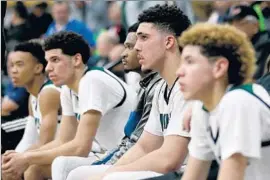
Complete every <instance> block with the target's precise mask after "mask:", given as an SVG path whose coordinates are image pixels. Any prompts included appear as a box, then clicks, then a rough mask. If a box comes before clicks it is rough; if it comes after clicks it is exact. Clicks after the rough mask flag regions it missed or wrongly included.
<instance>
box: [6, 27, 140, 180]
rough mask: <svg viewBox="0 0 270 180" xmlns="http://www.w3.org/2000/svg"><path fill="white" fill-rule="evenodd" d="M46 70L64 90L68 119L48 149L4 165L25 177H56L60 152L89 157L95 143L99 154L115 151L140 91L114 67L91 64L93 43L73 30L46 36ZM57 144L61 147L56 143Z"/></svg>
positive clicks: (64, 106)
mask: <svg viewBox="0 0 270 180" xmlns="http://www.w3.org/2000/svg"><path fill="white" fill-rule="evenodd" d="M44 48H45V55H46V56H45V57H46V60H47V62H48V64H47V67H46V71H47V72H48V75H49V78H50V79H51V80H52V81H53V83H54V84H55V85H57V86H61V85H63V86H62V89H61V106H62V117H63V118H62V121H61V122H62V124H61V125H60V132H59V136H58V140H56V142H55V144H54V147H53V148H50V149H48V150H42V151H37V152H29V153H25V154H24V155H23V156H20V155H18V156H15V157H14V159H13V161H12V162H11V163H9V164H7V165H6V166H5V167H3V169H5V170H6V171H9V172H10V171H13V172H14V171H18V172H23V171H24V170H25V169H26V168H27V167H29V166H30V167H29V170H28V171H27V172H26V173H25V174H24V177H25V179H35V180H39V179H44V178H49V177H51V163H52V161H53V160H54V159H55V158H56V157H58V156H81V157H87V156H88V154H89V152H90V151H91V149H93V147H94V146H93V144H94V142H95V143H96V144H98V146H97V148H95V152H96V153H95V155H92V157H93V159H95V160H96V158H97V157H98V156H99V155H103V152H105V151H107V150H111V149H112V148H113V147H115V146H116V145H117V143H118V142H119V141H120V140H121V138H122V136H123V128H124V125H125V123H126V119H127V118H128V115H129V113H130V111H131V109H132V105H133V103H134V101H135V98H136V93H135V92H134V91H133V90H132V89H130V88H129V87H128V86H127V85H126V84H125V83H124V82H122V81H121V80H120V79H119V78H117V77H116V76H115V75H113V74H112V73H111V72H109V71H107V70H105V69H102V68H96V67H90V68H88V67H87V65H86V63H87V61H88V59H89V58H90V51H89V45H88V44H87V42H86V41H85V40H84V39H83V38H82V36H80V35H78V34H76V33H73V32H68V31H63V32H59V33H57V34H54V35H52V36H50V37H48V39H46V41H45V45H44ZM55 145H57V146H55Z"/></svg>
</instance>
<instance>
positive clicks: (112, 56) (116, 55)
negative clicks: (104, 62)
mask: <svg viewBox="0 0 270 180" xmlns="http://www.w3.org/2000/svg"><path fill="white" fill-rule="evenodd" d="M124 50H125V47H124V45H123V44H118V45H116V46H115V47H114V48H113V49H112V50H111V51H110V53H109V61H110V63H109V64H108V65H110V64H111V63H117V62H121V54H122V52H123V51H124ZM117 64H118V63H117ZM106 67H107V66H105V68H106ZM110 70H111V71H112V72H113V73H114V74H115V75H116V76H118V77H119V78H120V79H122V80H123V81H125V72H124V66H123V64H122V63H119V64H118V65H116V66H114V67H113V68H112V69H110Z"/></svg>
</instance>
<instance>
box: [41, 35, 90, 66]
mask: <svg viewBox="0 0 270 180" xmlns="http://www.w3.org/2000/svg"><path fill="white" fill-rule="evenodd" d="M44 49H45V51H48V50H51V49H61V50H62V52H63V53H64V54H66V55H69V56H74V55H75V54H77V53H79V54H81V56H82V61H83V63H84V64H86V63H87V61H88V59H89V58H90V56H91V53H90V47H89V45H88V43H87V42H86V41H85V40H84V39H83V37H82V36H81V35H79V34H77V33H74V32H71V31H60V32H58V33H56V34H53V35H51V36H49V37H48V38H47V39H45V42H44Z"/></svg>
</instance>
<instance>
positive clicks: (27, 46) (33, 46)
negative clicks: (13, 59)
mask: <svg viewBox="0 0 270 180" xmlns="http://www.w3.org/2000/svg"><path fill="white" fill-rule="evenodd" d="M16 51H22V52H28V53H30V54H32V56H34V57H35V58H36V60H37V61H38V62H39V63H40V64H42V65H43V70H42V72H43V73H44V72H45V68H46V66H47V61H46V59H45V51H44V50H43V48H42V45H41V44H40V43H39V42H37V41H26V42H22V43H19V44H17V45H16V46H15V47H14V52H16Z"/></svg>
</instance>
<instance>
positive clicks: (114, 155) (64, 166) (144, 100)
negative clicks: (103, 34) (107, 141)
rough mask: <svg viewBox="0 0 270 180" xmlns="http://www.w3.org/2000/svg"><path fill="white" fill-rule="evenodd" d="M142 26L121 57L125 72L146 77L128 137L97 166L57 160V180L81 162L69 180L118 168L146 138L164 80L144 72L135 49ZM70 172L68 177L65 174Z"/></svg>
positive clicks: (132, 32) (133, 31)
mask: <svg viewBox="0 0 270 180" xmlns="http://www.w3.org/2000/svg"><path fill="white" fill-rule="evenodd" d="M138 26H139V23H135V24H133V25H132V26H131V27H130V28H129V29H128V34H127V38H126V40H125V42H124V46H125V50H124V52H123V53H122V55H121V56H122V62H123V65H124V69H125V72H126V73H128V72H137V73H139V74H140V75H141V77H142V79H141V81H140V83H139V84H140V89H139V92H138V97H137V99H138V101H137V104H136V106H135V107H134V110H133V111H132V112H131V114H130V116H129V119H128V121H127V124H126V125H125V129H124V132H125V137H124V138H123V139H122V141H121V142H120V143H119V145H118V146H117V147H115V148H114V150H113V151H111V152H109V153H107V155H106V156H105V157H103V158H102V159H101V160H99V161H96V162H94V163H92V162H91V161H88V160H86V159H82V158H80V159H79V158H78V157H76V158H75V157H62V158H61V157H59V158H57V159H55V160H54V162H53V165H52V178H53V179H58V180H66V178H67V175H68V173H69V172H70V169H71V168H70V166H73V164H76V163H78V162H77V161H82V165H84V166H81V167H78V168H76V169H75V170H73V171H71V173H70V174H69V176H68V178H69V179H83V178H85V177H87V176H88V175H91V174H92V173H91V170H92V167H91V164H92V165H100V166H99V168H100V169H104V168H105V169H106V168H107V167H108V166H111V165H113V164H115V163H116V162H117V161H118V160H119V159H120V158H121V157H122V156H123V155H124V154H125V153H126V152H127V151H128V150H129V149H130V148H131V147H132V146H133V145H134V144H135V143H136V142H137V140H138V139H139V137H140V135H141V134H142V132H143V129H144V126H145V124H146V122H147V120H148V118H149V115H150V111H151V108H152V100H153V96H154V92H155V88H156V86H157V84H158V82H159V81H160V80H161V78H160V76H159V75H158V73H157V72H152V71H149V70H147V71H144V72H142V71H141V65H140V64H139V60H138V58H137V51H136V50H135V49H134V46H135V44H136V41H137V37H136V31H137V29H138ZM66 172H67V174H65V173H66Z"/></svg>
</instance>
